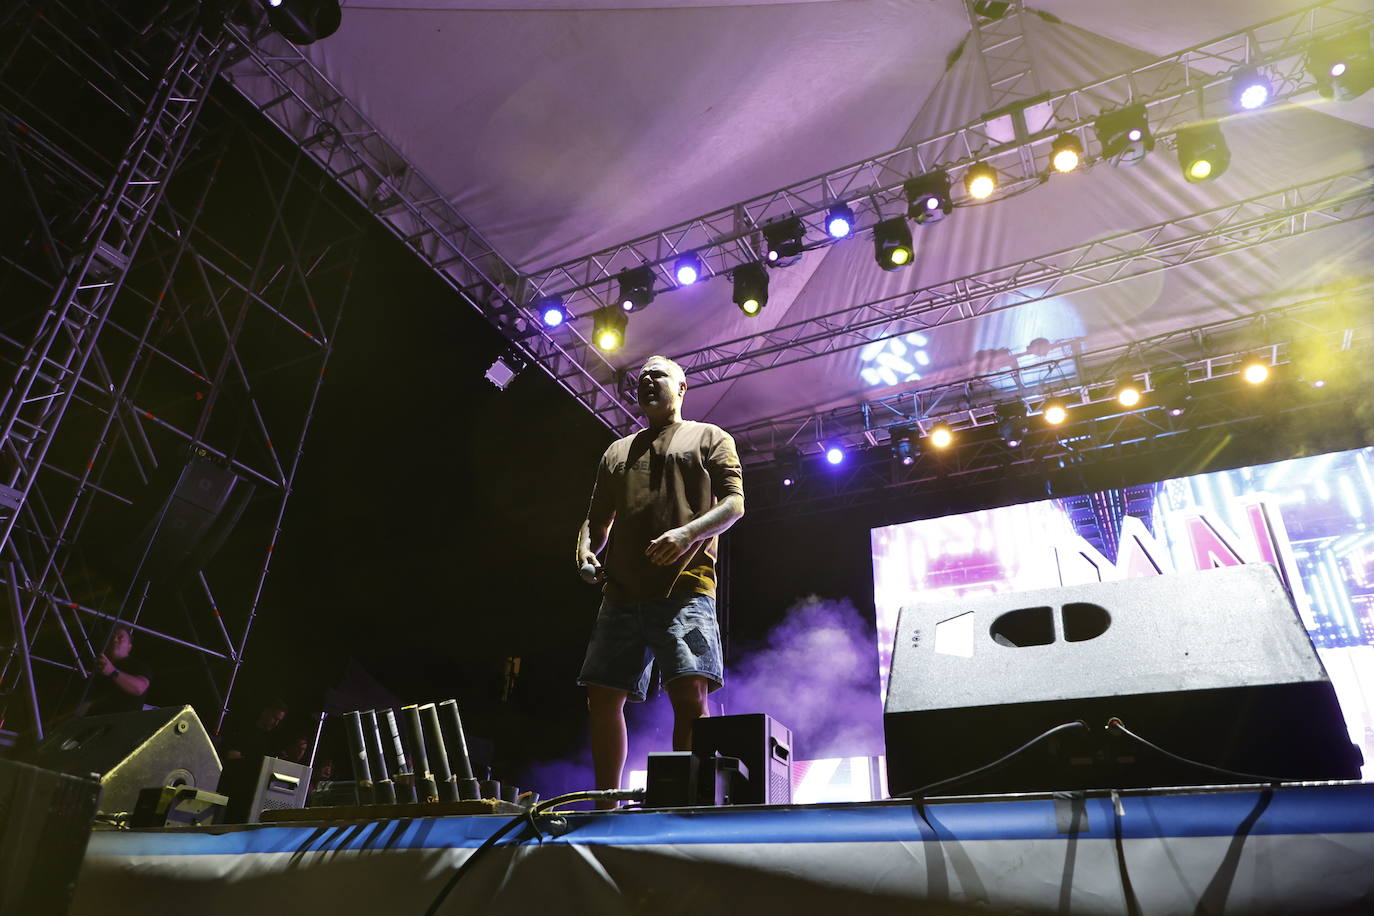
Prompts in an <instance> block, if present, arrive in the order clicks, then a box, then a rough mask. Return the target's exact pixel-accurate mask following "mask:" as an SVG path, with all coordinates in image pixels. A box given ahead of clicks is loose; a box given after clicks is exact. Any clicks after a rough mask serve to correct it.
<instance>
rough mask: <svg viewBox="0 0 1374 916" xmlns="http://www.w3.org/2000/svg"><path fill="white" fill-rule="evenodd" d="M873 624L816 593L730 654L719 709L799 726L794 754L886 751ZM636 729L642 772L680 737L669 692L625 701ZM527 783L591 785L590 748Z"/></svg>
mask: <svg viewBox="0 0 1374 916" xmlns="http://www.w3.org/2000/svg"><path fill="white" fill-rule="evenodd" d="M874 638H875V637H874V635H873V626H872V624H871V623H870V622H869V621H866V620H864V619H863V618H862V617H861V616H860V615H859V612H858V611H857V610H855V608H854V605H853V603H852V602H850V601H848V600H840V601H827V600H824V599H821V598H818V597H816V596H814V595H812V596H808V597H806V598H803V599H801V600H800V601H798V602H797V603H796V604H794V605H793V606H792V607H791V608H789V609H788V611H787V613H786V615H785V616H784V618H783V620H782V622H781V623H779V624H778V626H776V627H775V628H774V629H773V630H772V631H771V632H770V633H769V634H768V636H767V638H766V639H765V640H764V641H763V644H762V645H759V646H755V647H751V648H748V649H745V650H744V651H742V652H739V653H738V657H737V658H736V659H733V660H729V659H727V668H726V674H725V688H724V689H723V690H719V691H717V692H715V693H713V694H711V714H712V715H720V714H721V706H722V705H723V706H724V713H725V714H726V715H736V714H743V713H759V712H762V713H767V714H768V715H770V716H772V717H773V718H774V719H776V720H778V721H779V722H781V723H782V724H783V725H785V726H787V727H788V728H790V729H791V730H792V740H793V745H794V746H793V748H792V753H793V759H796V760H815V759H818V758H822V757H848V756H860V755H877V754H881V753H883V728H882V700H881V698H880V697H879V695H878V671H877V664H878V662H877V658H878V656H877V650H876V648H875V646H874ZM626 721H627V725H628V729H629V733H630V739H629V756H628V759H627V761H626V765H625V773H626V777H627V779H628V775H629V773H630V772H631V771H632V770H643V769H645V768H646V766H647V760H648V755H649V753H650V752H657V751H667V750H671V749H672V744H673V710H672V705H671V704H670V703H669V702H668V697H667V695H666V694H665V693H664V692H663V691H662V690H661V689H660V690H659V692H658V695H657V696H652V697H650V699H649V700H648V702H645V703H630V704H627V705H626ZM523 779H524V782H522V783H521V785H522V787H529V788H534V789H537V790H538V791H540V792H541V793H542V794H543V796H544V797H545V798H549V797H551V796H553V795H556V794H559V793H561V792H571V791H575V790H577V789H586V788H591V787H592V785H593V784H594V783H593V775H592V763H591V751H590V748H589V747H587V746H585V745H584V747H583V749H582V750H581V752H580V753H578V754H577V755H575V756H573V757H570V758H568V759H565V760H558V761H550V762H547V763H539V764H534V765H532V766H531V767H530V768H529V771H528V772H527V773H526V774H524V776H523Z"/></svg>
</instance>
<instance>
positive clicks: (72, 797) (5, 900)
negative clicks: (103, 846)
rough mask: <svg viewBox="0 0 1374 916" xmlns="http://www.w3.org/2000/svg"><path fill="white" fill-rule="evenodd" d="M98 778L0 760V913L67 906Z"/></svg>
mask: <svg viewBox="0 0 1374 916" xmlns="http://www.w3.org/2000/svg"><path fill="white" fill-rule="evenodd" d="M99 797H100V783H99V782H98V781H97V780H95V779H92V778H90V777H89V776H73V775H71V774H69V773H58V772H55V771H53V770H47V769H43V768H41V767H36V766H32V765H31V764H27V763H20V762H18V761H15V760H0V916H30V914H34V913H65V912H67V910H68V909H69V908H70V906H71V901H72V894H73V892H75V890H76V879H77V875H78V873H79V872H80V871H81V861H82V859H83V858H84V857H85V855H86V841H87V840H89V839H90V836H91V821H92V819H93V818H94V817H95V810H96V804H97V800H98V799H99Z"/></svg>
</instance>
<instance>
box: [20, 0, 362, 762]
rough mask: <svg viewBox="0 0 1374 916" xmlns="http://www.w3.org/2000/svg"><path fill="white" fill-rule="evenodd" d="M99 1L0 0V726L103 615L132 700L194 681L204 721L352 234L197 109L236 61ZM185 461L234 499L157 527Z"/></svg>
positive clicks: (293, 163)
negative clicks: (122, 656) (123, 651)
mask: <svg viewBox="0 0 1374 916" xmlns="http://www.w3.org/2000/svg"><path fill="white" fill-rule="evenodd" d="M120 9H123V7H117V6H115V5H111V6H109V7H106V6H103V5H101V4H87V5H77V4H67V3H61V2H57V3H41V4H40V3H36V2H34V3H25V4H21V5H17V6H15V7H13V8H11V9H10V10H9V11H8V14H7V22H6V23H5V26H6V28H5V31H4V35H5V38H4V43H3V46H0V114H3V119H4V125H3V143H0V164H2V165H3V168H4V169H5V171H6V172H8V173H9V174H8V175H7V176H6V177H7V184H8V185H9V186H11V187H17V188H20V189H22V193H23V197H22V201H21V200H15V201H13V203H12V206H11V208H10V209H11V214H12V216H11V220H12V223H11V225H10V227H9V231H10V232H11V237H9V238H7V239H6V244H5V245H4V246H3V248H2V249H0V295H3V297H4V300H5V302H6V311H5V316H4V319H3V321H2V322H0V359H3V363H4V365H5V371H6V372H7V373H9V374H10V376H11V379H12V381H11V384H10V387H9V388H8V389H7V390H6V392H5V394H4V400H3V402H0V405H2V406H3V410H2V411H0V424H2V425H0V470H3V475H4V476H3V480H0V483H3V484H4V487H3V489H0V513H3V515H2V516H0V521H2V524H3V527H0V579H3V589H4V593H5V595H4V599H3V600H4V603H5V604H6V605H7V614H6V615H5V624H4V626H3V629H0V633H3V635H4V639H3V642H0V691H3V692H2V693H0V716H3V717H4V727H5V728H6V729H7V730H15V731H17V730H24V729H33V730H34V731H35V732H36V733H37V734H38V735H41V734H42V727H43V724H44V723H45V722H50V721H51V720H52V719H53V718H54V716H57V715H59V714H61V713H63V712H64V711H65V709H66V707H69V706H71V705H73V704H74V703H75V702H76V701H77V700H78V699H79V698H80V695H81V685H82V682H83V678H82V675H81V672H82V670H83V669H90V668H91V667H92V662H93V659H94V657H95V655H96V654H97V653H99V652H101V651H102V650H103V649H104V647H105V641H106V640H107V638H108V636H109V634H110V632H111V631H112V629H113V627H114V626H115V625H116V622H119V623H122V624H124V625H126V626H128V627H130V628H131V630H132V631H133V632H134V634H135V645H136V654H141V655H143V656H144V657H145V659H146V658H148V657H152V658H153V659H154V662H155V665H154V667H155V672H156V676H155V677H154V680H153V686H152V694H153V697H154V698H155V697H156V696H157V689H158V684H159V679H161V681H162V682H176V681H178V680H180V681H187V682H190V681H192V679H193V678H194V680H195V681H197V682H199V683H200V685H201V686H200V687H198V688H194V689H193V690H192V693H194V694H195V696H193V697H188V696H179V697H178V698H177V702H184V701H187V700H188V699H194V700H196V706H197V708H199V709H200V710H201V711H202V712H203V713H204V714H206V716H207V724H209V725H210V726H211V727H212V728H214V727H216V726H218V724H220V723H221V722H222V721H223V718H224V715H225V714H226V713H227V711H228V709H229V704H230V698H231V695H232V693H233V688H234V684H235V680H236V678H237V675H238V672H239V669H240V666H241V665H242V663H243V660H244V657H245V654H246V653H247V647H248V640H249V636H250V634H251V632H252V629H253V623H254V621H255V618H256V617H257V615H258V612H259V609H260V600H261V597H262V591H263V585H264V582H265V580H266V577H267V574H268V571H269V568H270V565H271V561H272V555H273V550H274V547H275V545H276V543H277V540H278V537H279V535H280V533H281V529H282V521H283V517H284V514H285V510H286V505H287V501H288V498H289V497H290V495H291V491H292V487H293V485H294V481H295V478H296V473H297V469H298V467H299V463H300V459H301V455H302V450H303V446H304V443H305V440H306V436H307V433H308V431H309V427H310V421H311V418H312V416H313V413H314V407H315V402H316V399H317V397H318V396H319V393H320V388H321V385H322V383H323V381H324V379H325V371H326V368H327V366H328V363H329V358H330V355H331V353H332V350H333V342H334V339H335V335H336V334H337V331H338V327H339V321H340V318H341V316H342V309H343V305H344V303H345V301H346V299H347V296H348V290H349V286H350V282H351V277H352V265H353V262H354V257H355V254H356V251H357V250H358V243H359V241H360V239H361V233H362V230H361V228H360V227H359V226H358V225H357V224H356V223H354V222H352V221H351V220H350V214H349V213H348V212H346V211H345V210H344V209H340V204H343V205H344V206H347V202H346V201H345V200H343V199H341V198H340V196H339V195H338V194H337V192H335V191H334V189H333V182H332V180H331V179H330V178H329V176H327V175H325V174H323V173H321V172H320V171H319V170H318V169H317V168H315V167H314V165H313V164H312V163H310V162H309V161H308V160H307V159H306V158H305V157H304V156H303V155H302V154H301V153H300V152H299V151H294V150H291V149H289V148H285V149H282V150H279V149H276V148H275V147H273V146H271V145H268V144H264V143H262V142H260V141H256V140H254V139H253V133H252V131H251V130H244V129H242V124H241V123H240V122H238V120H237V119H238V118H239V117H240V115H239V114H238V113H236V112H235V111H233V110H231V109H230V108H226V107H225V105H224V104H223V102H222V101H221V102H214V101H211V102H210V105H211V106H212V108H213V117H210V118H208V119H207V118H202V117H201V115H202V110H203V108H204V107H205V106H206V104H207V99H210V97H211V89H212V86H213V84H214V82H215V80H216V77H217V74H218V73H219V70H220V68H221V66H222V65H223V64H224V62H225V61H226V60H229V59H231V58H232V56H233V55H234V54H235V53H236V51H235V49H234V46H233V43H232V39H231V37H230V36H229V35H228V33H227V32H226V31H225V29H224V28H223V24H222V23H221V22H218V21H216V20H215V18H214V17H213V16H212V15H209V14H205V15H202V10H201V7H200V6H199V5H194V6H189V7H187V8H177V9H173V8H172V7H170V6H169V7H168V8H167V10H164V11H163V12H162V13H160V14H159V18H158V19H156V20H150V21H145V22H129V21H128V20H126V19H124V18H123V17H122V15H121V14H120V12H118V11H117V10H120ZM230 101H235V104H237V102H236V100H233V99H232V98H231V99H230ZM242 115H243V116H246V117H249V118H252V117H254V115H252V113H251V112H249V111H243V112H242ZM131 133H132V138H133V139H132V140H130V141H128V142H127V145H125V140H119V141H118V142H116V143H114V144H113V145H112V144H111V142H110V138H111V137H116V138H118V137H121V136H122V137H123V138H128V137H129V136H130V135H131ZM230 160H232V161H230ZM173 176H175V187H174V188H172V189H171V190H170V191H169V182H170V181H171V179H172V178H173ZM349 209H351V208H349ZM236 217H237V218H236ZM200 469H213V471H212V473H214V474H216V475H218V478H219V479H221V480H231V481H232V484H231V486H236V487H238V488H239V489H238V493H239V494H241V495H242V494H245V493H246V494H250V495H249V496H247V497H243V498H242V500H241V501H240V502H238V503H237V504H236V506H237V508H236V510H235V511H236V513H238V514H235V515H234V516H233V517H226V515H224V514H223V513H224V512H226V511H227V509H226V507H225V505H223V504H220V505H218V506H211V507H208V508H207V507H197V508H199V509H203V510H205V511H203V512H202V514H201V515H200V516H194V513H193V516H194V517H195V518H197V519H202V520H204V521H205V524H204V526H203V528H201V529H197V528H196V527H195V525H192V526H191V527H189V528H184V529H182V530H180V531H178V530H174V528H175V527H176V523H178V522H179V521H184V518H183V515H184V512H185V511H186V510H185V507H184V506H183V503H186V502H187V497H188V496H190V497H191V498H192V501H194V498H195V494H194V492H193V491H194V488H195V484H196V483H197V480H198V478H197V476H196V475H197V473H198V472H199V470H200ZM178 538H181V539H186V541H187V543H183V544H181V545H179V547H180V548H185V549H184V550H182V551H181V552H180V553H178V551H177V550H175V549H174V550H171V551H170V555H172V556H175V557H177V560H176V562H172V561H169V560H167V559H166V556H167V555H168V553H169V551H168V549H167V546H166V545H167V544H169V543H172V542H174V541H176V540H177V539H178ZM197 538H198V539H199V540H196V541H195V544H194V545H192V544H191V543H190V541H192V540H195V539H197ZM192 546H194V547H195V548H196V549H194V550H192V549H191V547H192ZM197 670H199V671H200V672H202V673H203V677H202V676H201V675H195V674H194V672H195V671H197Z"/></svg>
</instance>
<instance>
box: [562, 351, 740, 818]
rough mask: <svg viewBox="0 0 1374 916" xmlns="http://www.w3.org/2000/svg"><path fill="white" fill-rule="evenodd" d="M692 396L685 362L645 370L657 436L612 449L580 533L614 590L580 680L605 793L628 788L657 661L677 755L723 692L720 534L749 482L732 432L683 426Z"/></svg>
mask: <svg viewBox="0 0 1374 916" xmlns="http://www.w3.org/2000/svg"><path fill="white" fill-rule="evenodd" d="M686 391H687V380H686V376H685V375H684V374H683V371H682V367H681V366H679V365H678V364H677V363H675V362H673V361H672V360H670V359H666V358H664V357H662V356H651V357H649V359H648V360H647V361H646V362H645V363H644V367H643V368H642V369H640V371H639V380H638V398H639V406H640V410H641V411H642V413H643V414H644V418H645V419H646V420H648V422H649V428H648V429H645V430H642V431H641V432H638V433H636V434H634V435H632V436H626V437H625V438H623V439H619V440H617V441H616V442H614V443H612V444H611V447H610V448H608V449H607V450H606V454H605V455H603V456H602V458H601V464H600V466H598V468H597V472H596V484H595V487H594V489H593V490H592V502H591V507H590V508H589V509H588V511H587V520H586V521H585V522H583V523H582V530H581V531H580V532H579V533H578V535H577V565H578V569H579V571H580V572H581V574H582V576H583V578H585V579H587V580H588V581H589V582H604V583H605V587H604V589H603V598H602V602H601V610H600V611H599V612H598V613H597V616H596V624H595V626H594V627H593V630H592V637H591V643H590V645H589V646H588V647H587V658H586V661H584V662H583V664H582V673H581V675H580V676H579V677H578V681H577V682H578V683H579V684H582V685H584V686H585V687H586V688H587V707H588V709H589V710H590V713H591V729H592V760H593V763H594V764H595V767H596V787H597V788H598V789H618V788H620V779H621V772H622V770H623V769H624V767H625V754H626V735H625V700H626V699H627V698H628V699H630V700H633V701H635V702H642V701H643V700H644V698H645V693H646V691H647V689H648V686H649V673H650V664H649V663H650V653H651V652H652V653H653V658H655V659H657V660H658V666H659V670H660V671H661V672H662V676H663V683H664V684H665V685H666V688H667V691H668V696H669V698H670V699H671V700H672V703H673V749H674V750H679V751H687V750H691V748H692V723H693V722H694V721H695V720H696V719H698V718H700V717H702V716H705V715H707V709H706V694H707V693H708V692H709V691H712V690H716V689H718V688H719V687H720V686H721V683H722V676H723V671H724V669H723V667H722V662H721V648H720V628H719V627H718V626H717V624H716V602H715V593H716V572H715V561H716V536H717V535H718V534H720V533H721V532H722V531H724V530H726V529H727V528H729V527H730V526H731V525H733V524H734V523H735V521H736V520H737V519H739V517H740V516H742V515H743V514H744V485H743V482H742V478H741V474H740V465H739V456H738V455H737V454H736V453H735V441H734V440H733V439H731V438H730V435H729V434H728V433H726V432H725V431H724V430H722V429H721V428H720V427H718V426H712V425H711V424H709V423H696V422H693V421H691V420H683V419H682V398H683V395H684V394H685V393H686ZM607 541H609V542H610V546H609V547H608V548H607ZM603 548H606V563H605V565H604V566H602V564H601V563H600V561H599V560H598V559H597V555H598V554H599V553H600V552H601V551H602V549H603ZM610 806H612V805H611V804H607V805H606V807H610Z"/></svg>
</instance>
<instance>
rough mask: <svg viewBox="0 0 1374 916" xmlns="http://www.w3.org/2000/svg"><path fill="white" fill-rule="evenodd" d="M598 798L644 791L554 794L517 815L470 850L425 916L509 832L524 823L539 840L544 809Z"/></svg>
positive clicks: (636, 796)
mask: <svg viewBox="0 0 1374 916" xmlns="http://www.w3.org/2000/svg"><path fill="white" fill-rule="evenodd" d="M601 798H613V799H619V800H629V801H643V800H644V790H643V789H600V790H595V791H587V792H569V793H568V794H566V795H555V796H554V797H553V798H550V799H548V800H547V801H542V802H540V803H539V804H537V805H535V806H534V807H533V808H531V809H529V810H528V811H522V812H520V813H519V814H517V815H516V816H515V817H513V818H511V819H510V820H509V821H507V822H506V823H505V824H503V825H501V826H500V827H499V828H497V830H496V832H495V833H493V834H492V835H491V836H489V837H487V838H486V840H484V841H483V843H482V845H481V846H478V847H477V848H476V849H474V850H473V851H472V855H470V856H468V857H467V859H465V860H464V861H463V864H462V865H460V866H458V870H457V871H455V872H454V873H453V877H451V878H449V879H448V883H447V884H445V885H444V888H443V890H441V891H439V895H438V896H437V897H435V898H434V900H433V902H432V903H430V905H429V908H428V909H427V910H425V916H435V914H436V913H438V912H439V907H440V906H442V905H443V903H444V901H445V900H447V899H448V895H449V894H451V893H453V889H454V888H455V887H457V886H458V882H459V881H461V880H462V879H463V876H464V875H466V874H467V873H468V872H469V871H471V870H472V866H473V863H474V862H476V861H477V859H478V858H479V857H480V856H481V855H482V853H484V852H486V851H487V850H488V849H492V848H494V847H495V846H496V844H497V843H498V842H500V840H501V838H502V837H503V836H505V835H506V834H508V833H510V832H511V831H512V830H514V829H515V828H516V827H518V826H519V825H520V824H527V825H528V826H529V828H530V829H531V830H533V831H534V833H535V835H536V836H538V837H540V838H541V839H542V838H543V836H544V834H543V831H541V830H540V829H539V824H538V823H537V822H536V821H535V817H536V815H539V814H541V813H543V812H544V811H545V810H546V809H548V808H551V807H553V806H554V805H561V804H565V803H566V802H571V801H583V800H585V799H601Z"/></svg>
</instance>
